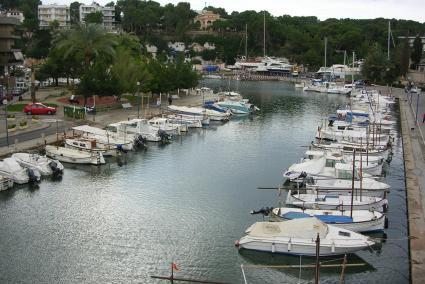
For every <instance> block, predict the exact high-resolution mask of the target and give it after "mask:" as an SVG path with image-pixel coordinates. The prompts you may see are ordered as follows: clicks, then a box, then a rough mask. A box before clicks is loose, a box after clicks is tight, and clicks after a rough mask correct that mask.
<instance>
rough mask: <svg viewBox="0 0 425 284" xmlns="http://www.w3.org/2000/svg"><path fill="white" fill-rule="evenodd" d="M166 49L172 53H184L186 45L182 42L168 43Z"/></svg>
mask: <svg viewBox="0 0 425 284" xmlns="http://www.w3.org/2000/svg"><path fill="white" fill-rule="evenodd" d="M168 47H169V48H170V49H172V50H174V51H179V52H184V51H185V50H186V45H185V44H184V42H179V41H176V42H174V43H173V42H169V43H168Z"/></svg>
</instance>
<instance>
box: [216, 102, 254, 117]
mask: <svg viewBox="0 0 425 284" xmlns="http://www.w3.org/2000/svg"><path fill="white" fill-rule="evenodd" d="M216 104H217V105H218V106H219V107H221V108H224V109H229V110H230V111H231V112H232V113H233V114H250V113H253V112H255V111H257V110H259V108H257V107H256V106H255V105H253V104H250V103H249V102H247V101H245V100H241V101H233V100H225V101H219V102H217V103H216Z"/></svg>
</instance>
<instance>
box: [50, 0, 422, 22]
mask: <svg viewBox="0 0 425 284" xmlns="http://www.w3.org/2000/svg"><path fill="white" fill-rule="evenodd" d="M110 1H111V0H97V1H96V2H97V3H99V4H106V3H108V2H110ZM42 2H43V4H53V3H57V4H68V5H69V3H71V2H73V1H71V0H42ZM79 2H81V3H85V4H90V3H91V2H92V0H80V1H79ZM157 2H159V3H161V4H162V5H164V4H167V3H173V4H176V3H178V2H190V3H191V7H192V9H194V10H202V8H203V7H204V6H205V3H206V4H207V6H210V5H211V6H214V7H223V8H225V9H226V11H227V12H231V11H244V10H257V11H260V10H268V11H269V12H270V13H271V14H273V15H275V16H280V15H283V14H288V15H291V16H317V17H318V18H319V19H321V20H325V19H327V18H356V19H371V18H379V17H382V18H396V19H407V20H415V21H419V22H422V23H423V22H425V0H210V1H199V0H186V1H178V0H177V1H173V0H157Z"/></svg>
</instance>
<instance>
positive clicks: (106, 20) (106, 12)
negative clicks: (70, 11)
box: [80, 2, 115, 30]
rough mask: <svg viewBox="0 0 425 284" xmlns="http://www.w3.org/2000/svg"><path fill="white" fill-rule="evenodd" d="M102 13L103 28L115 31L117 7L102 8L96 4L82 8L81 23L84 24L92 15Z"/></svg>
mask: <svg viewBox="0 0 425 284" xmlns="http://www.w3.org/2000/svg"><path fill="white" fill-rule="evenodd" d="M96 12H101V13H102V14H103V27H104V28H105V29H107V30H114V29H115V7H104V6H100V5H99V4H97V3H96V2H93V3H92V4H91V5H81V6H80V21H81V22H82V23H84V19H85V18H86V16H87V15H88V14H90V13H96Z"/></svg>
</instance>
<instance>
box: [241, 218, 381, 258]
mask: <svg viewBox="0 0 425 284" xmlns="http://www.w3.org/2000/svg"><path fill="white" fill-rule="evenodd" d="M245 233H246V235H245V236H244V237H242V238H241V239H240V240H239V241H237V242H236V246H237V247H239V248H243V249H249V250H258V251H265V252H271V253H284V254H294V255H305V256H315V255H316V238H317V236H319V237H320V247H319V251H320V256H329V255H340V254H347V253H353V252H356V251H359V250H363V249H365V248H367V247H370V246H372V245H374V244H375V242H374V241H373V240H372V239H370V238H368V237H366V236H363V235H361V234H359V233H356V232H353V231H350V230H345V229H342V228H338V227H335V226H332V225H328V224H325V223H323V222H322V221H320V220H318V219H317V218H303V219H296V220H290V221H283V222H257V223H255V224H253V225H251V226H250V227H249V228H248V229H247V230H246V232H245Z"/></svg>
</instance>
